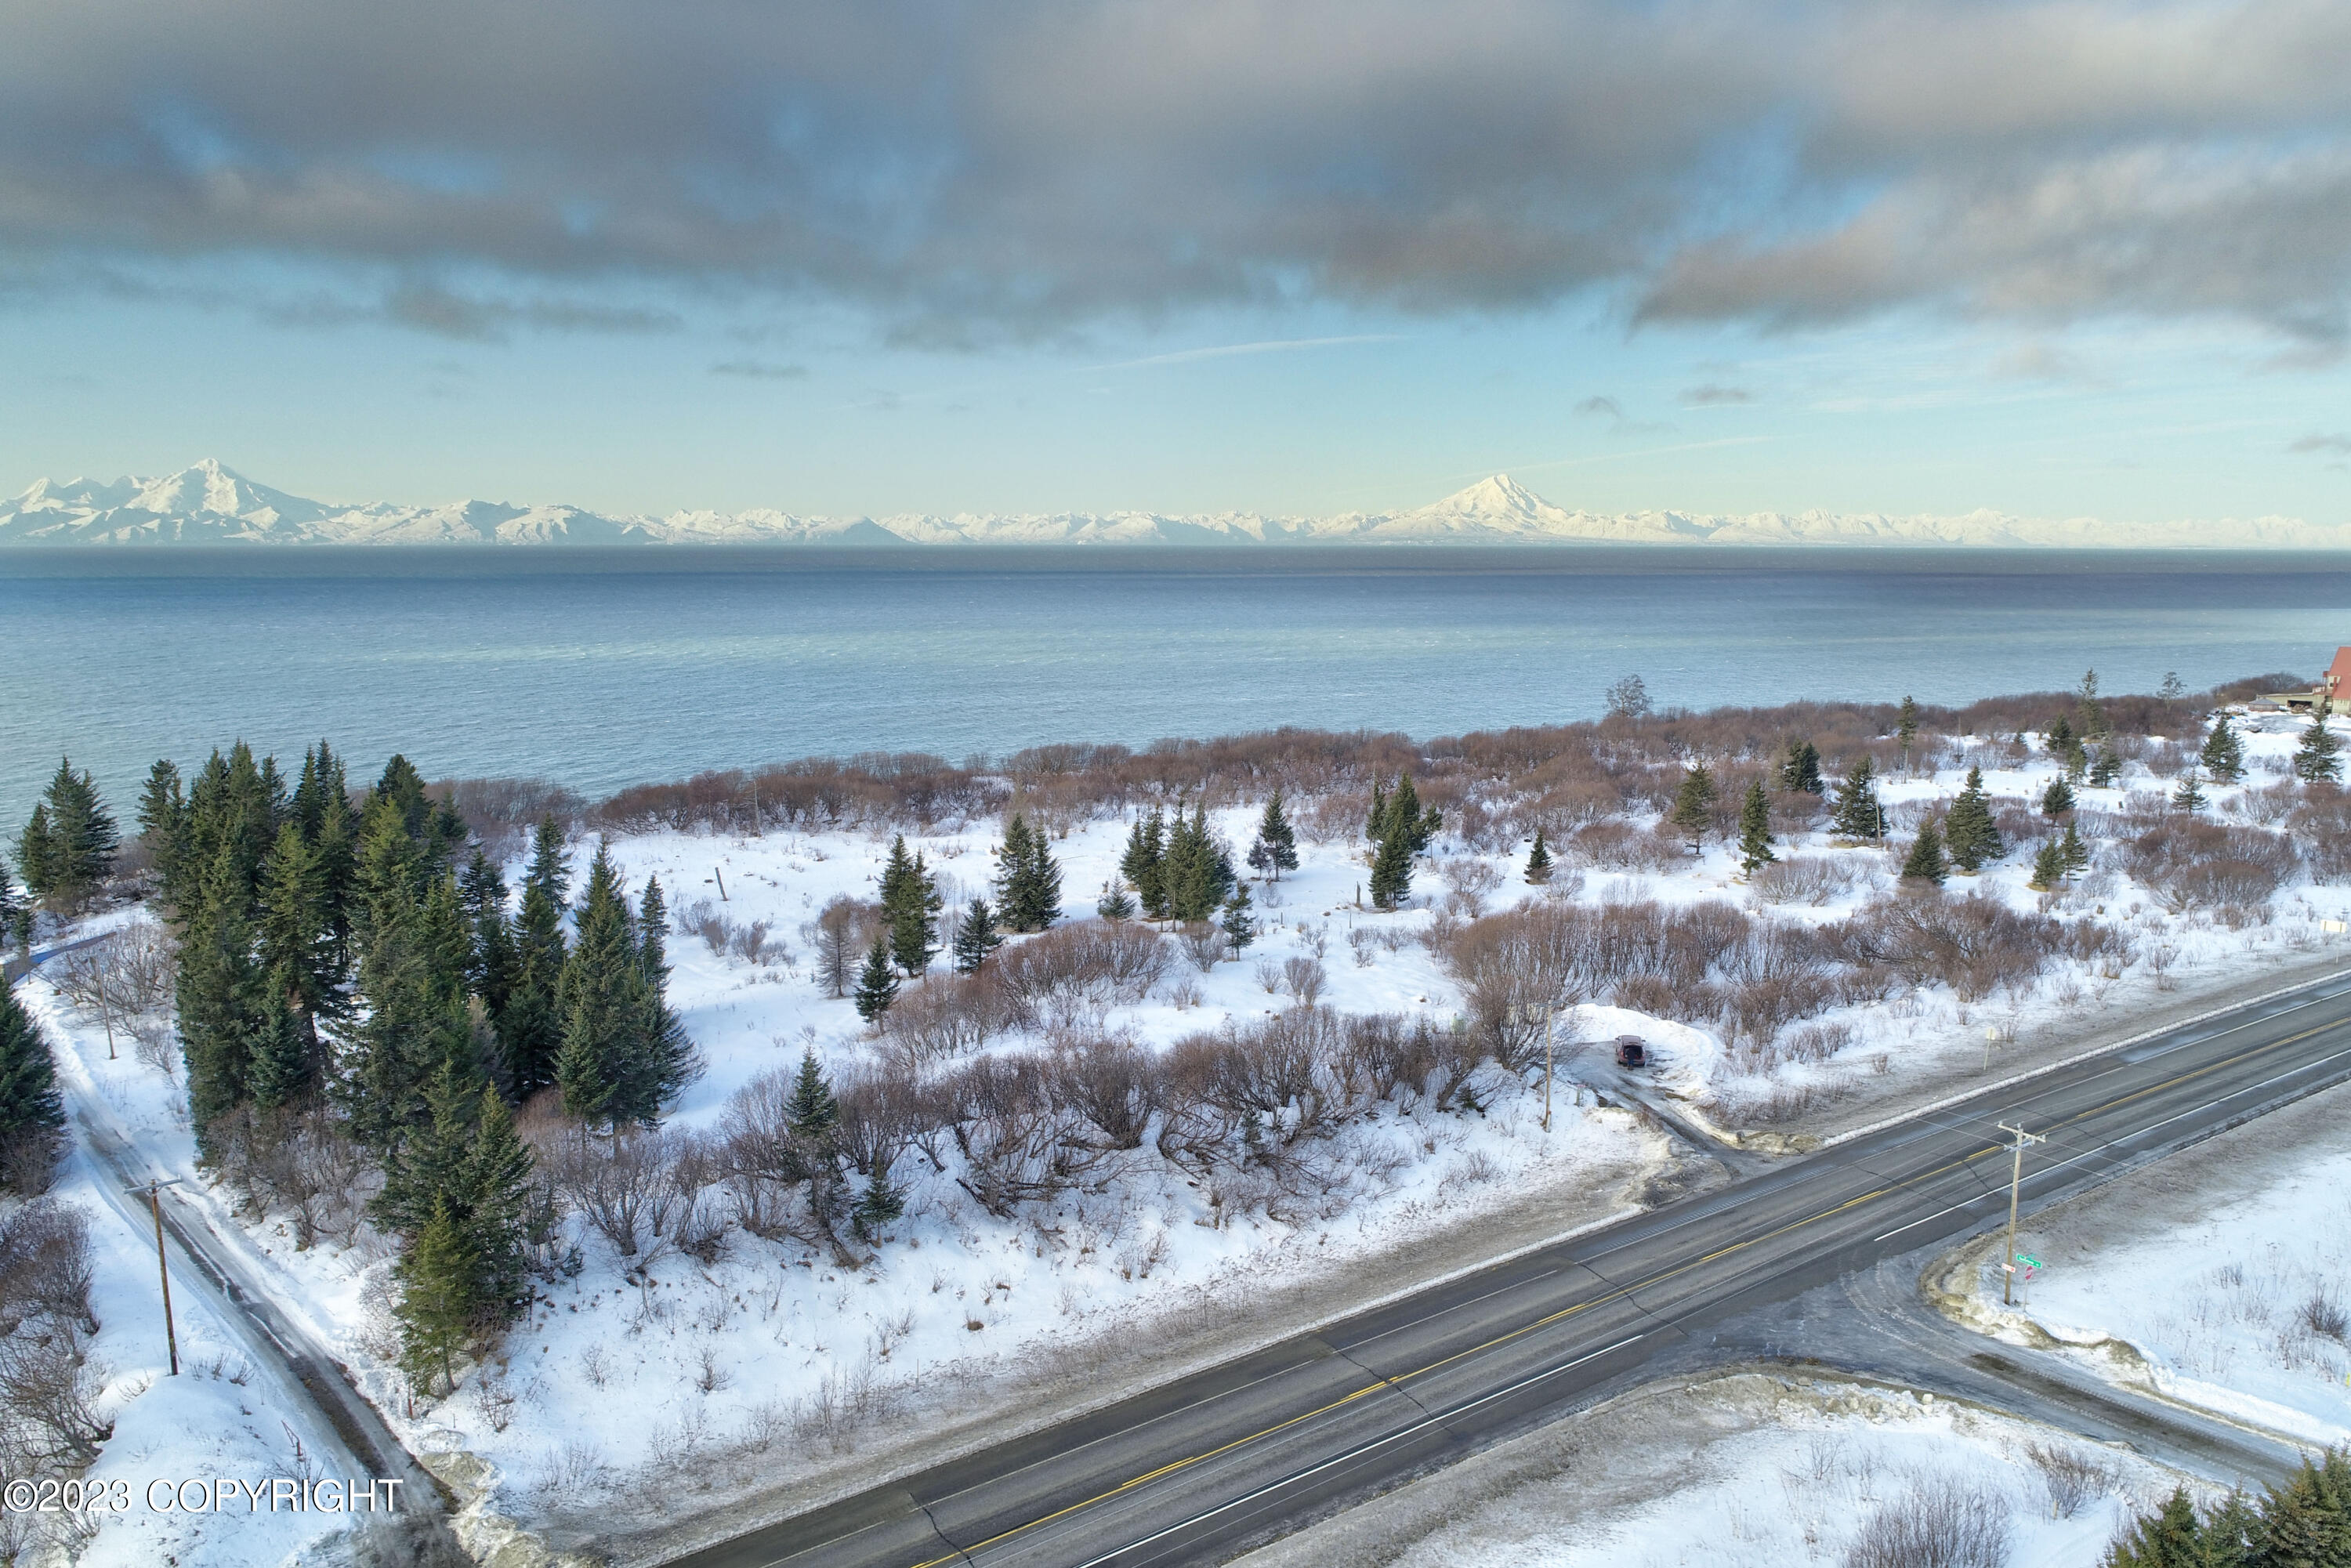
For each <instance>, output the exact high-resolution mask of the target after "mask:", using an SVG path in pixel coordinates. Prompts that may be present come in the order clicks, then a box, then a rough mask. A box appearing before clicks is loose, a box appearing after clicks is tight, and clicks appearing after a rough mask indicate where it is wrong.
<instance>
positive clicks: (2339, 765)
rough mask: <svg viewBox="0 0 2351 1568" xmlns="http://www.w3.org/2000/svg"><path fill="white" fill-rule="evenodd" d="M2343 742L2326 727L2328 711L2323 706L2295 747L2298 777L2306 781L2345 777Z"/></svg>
mask: <svg viewBox="0 0 2351 1568" xmlns="http://www.w3.org/2000/svg"><path fill="white" fill-rule="evenodd" d="M2342 749H2343V743H2342V742H2341V741H2339V740H2337V739H2335V736H2334V733H2333V732H2332V731H2330V730H2329V729H2328V728H2327V727H2326V710H2325V708H2323V707H2322V708H2320V709H2319V711H2318V716H2317V717H2316V718H2314V719H2312V720H2311V721H2310V727H2309V728H2308V729H2305V730H2304V731H2303V732H2302V744H2301V745H2300V746H2299V747H2295V748H2294V777H2295V778H2297V779H2301V780H2302V781H2303V782H2304V783H2305V784H2334V783H2337V782H2339V781H2340V780H2341V779H2342V778H2343V759H2342V758H2341V756H2340V755H2339V753H2340V752H2341V751H2342Z"/></svg>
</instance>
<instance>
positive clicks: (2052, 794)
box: [2041, 773, 2074, 817]
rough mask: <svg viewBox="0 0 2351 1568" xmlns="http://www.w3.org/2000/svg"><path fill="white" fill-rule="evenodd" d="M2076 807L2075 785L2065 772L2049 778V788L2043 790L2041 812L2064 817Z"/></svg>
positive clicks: (2045, 815)
mask: <svg viewBox="0 0 2351 1568" xmlns="http://www.w3.org/2000/svg"><path fill="white" fill-rule="evenodd" d="M2073 809H2074V787H2073V786H2072V785H2071V784H2068V783H2067V782H2066V781H2065V776H2064V774H2063V773H2060V774H2058V775H2057V776H2056V777H2054V778H2053V779H2050V780H2049V788H2048V789H2043V791H2041V814H2042V815H2043V816H2044V817H2062V816H2064V814H2065V813H2066V812H2068V811H2070V810H2073Z"/></svg>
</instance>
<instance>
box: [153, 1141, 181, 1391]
mask: <svg viewBox="0 0 2351 1568" xmlns="http://www.w3.org/2000/svg"><path fill="white" fill-rule="evenodd" d="M147 1207H148V1208H149V1209H150V1210H151V1211H152V1213H153V1214H154V1216H155V1272H156V1273H157V1274H158V1275H160V1276H161V1277H162V1281H163V1343H165V1344H166V1345H168V1346H170V1347H171V1352H172V1376H174V1377H177V1376H179V1375H180V1331H179V1330H178V1329H176V1328H174V1327H172V1270H171V1269H170V1267H169V1266H168V1265H167V1264H165V1263H164V1261H163V1197H162V1183H161V1182H157V1181H151V1182H149V1183H148V1184H147Z"/></svg>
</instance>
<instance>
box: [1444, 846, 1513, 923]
mask: <svg viewBox="0 0 2351 1568" xmlns="http://www.w3.org/2000/svg"><path fill="white" fill-rule="evenodd" d="M1437 875H1438V876H1439V877H1440V878H1442V879H1443V881H1444V883H1445V886H1446V890H1447V896H1446V905H1447V908H1449V909H1451V910H1452V911H1453V913H1455V914H1456V915H1460V916H1461V917H1462V918H1464V919H1466V920H1475V919H1477V918H1478V917H1479V915H1483V914H1485V913H1486V899H1487V895H1489V894H1491V893H1492V892H1493V891H1494V890H1495V889H1496V888H1498V887H1499V886H1501V885H1502V873H1500V872H1499V871H1497V870H1495V869H1494V868H1493V867H1492V866H1491V865H1489V864H1488V863H1487V862H1484V861H1480V860H1467V859H1456V860H1448V861H1447V862H1444V863H1443V864H1441V865H1439V866H1438V867H1437Z"/></svg>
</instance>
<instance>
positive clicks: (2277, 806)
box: [2229, 783, 2303, 828]
mask: <svg viewBox="0 0 2351 1568" xmlns="http://www.w3.org/2000/svg"><path fill="white" fill-rule="evenodd" d="M2302 798H2303V796H2302V791H2301V790H2300V789H2297V788H2295V787H2294V785H2292V784H2288V783H2280V784H2272V785H2270V786H2268V787H2267V788H2265V789H2247V790H2246V791H2244V793H2242V794H2241V795H2239V796H2237V797H2236V798H2235V799H2234V800H2231V801H2230V802H2229V810H2231V811H2232V812H2234V813H2236V814H2237V815H2238V816H2240V817H2242V818H2244V819H2245V821H2248V822H2251V823H2252V824H2253V825H2254V826H2255V827H2261V828H2274V827H2276V826H2277V825H2278V824H2279V823H2280V822H2283V821H2285V820H2286V819H2287V818H2289V817H2291V816H2292V815H2293V814H2294V808H2295V807H2296V806H2298V805H2300V804H2301V803H2302Z"/></svg>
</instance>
